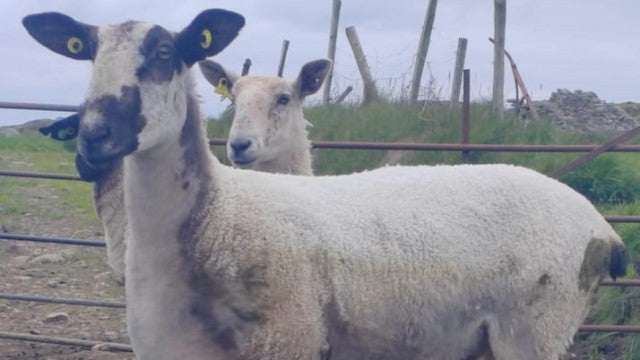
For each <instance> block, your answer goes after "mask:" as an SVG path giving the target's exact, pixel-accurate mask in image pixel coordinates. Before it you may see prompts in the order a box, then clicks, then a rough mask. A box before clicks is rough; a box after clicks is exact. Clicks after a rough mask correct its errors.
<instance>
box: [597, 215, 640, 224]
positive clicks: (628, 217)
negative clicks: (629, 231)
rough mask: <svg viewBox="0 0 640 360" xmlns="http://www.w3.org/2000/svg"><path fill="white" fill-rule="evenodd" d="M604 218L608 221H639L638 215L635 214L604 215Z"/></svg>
mask: <svg viewBox="0 0 640 360" xmlns="http://www.w3.org/2000/svg"><path fill="white" fill-rule="evenodd" d="M604 219H605V220H607V221H608V222H610V223H640V216H635V215H605V216H604Z"/></svg>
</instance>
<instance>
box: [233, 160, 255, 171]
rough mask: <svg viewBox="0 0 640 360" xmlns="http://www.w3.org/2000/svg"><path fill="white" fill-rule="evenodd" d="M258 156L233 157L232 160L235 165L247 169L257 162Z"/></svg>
mask: <svg viewBox="0 0 640 360" xmlns="http://www.w3.org/2000/svg"><path fill="white" fill-rule="evenodd" d="M256 159H257V158H253V159H233V160H231V162H232V163H233V165H234V166H237V167H239V168H242V169H247V168H250V167H251V165H253V164H254V163H255V162H256Z"/></svg>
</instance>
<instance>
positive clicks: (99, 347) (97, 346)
mask: <svg viewBox="0 0 640 360" xmlns="http://www.w3.org/2000/svg"><path fill="white" fill-rule="evenodd" d="M109 350H110V347H109V345H107V344H95V345H93V346H92V347H91V351H109Z"/></svg>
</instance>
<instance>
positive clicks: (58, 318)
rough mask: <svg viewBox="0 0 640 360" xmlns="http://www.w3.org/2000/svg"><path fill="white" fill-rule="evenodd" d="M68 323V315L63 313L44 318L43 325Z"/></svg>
mask: <svg viewBox="0 0 640 360" xmlns="http://www.w3.org/2000/svg"><path fill="white" fill-rule="evenodd" d="M67 321H69V314H67V313H65V312H61V311H60V312H53V313H50V314H48V315H47V316H46V317H45V318H44V322H45V323H61V322H67Z"/></svg>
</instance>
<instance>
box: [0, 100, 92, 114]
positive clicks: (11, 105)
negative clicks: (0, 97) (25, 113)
mask: <svg viewBox="0 0 640 360" xmlns="http://www.w3.org/2000/svg"><path fill="white" fill-rule="evenodd" d="M0 109H21V110H45V111H68V112H76V111H78V110H80V107H79V106H75V105H58V104H37V103H22V102H5V101H0Z"/></svg>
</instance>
